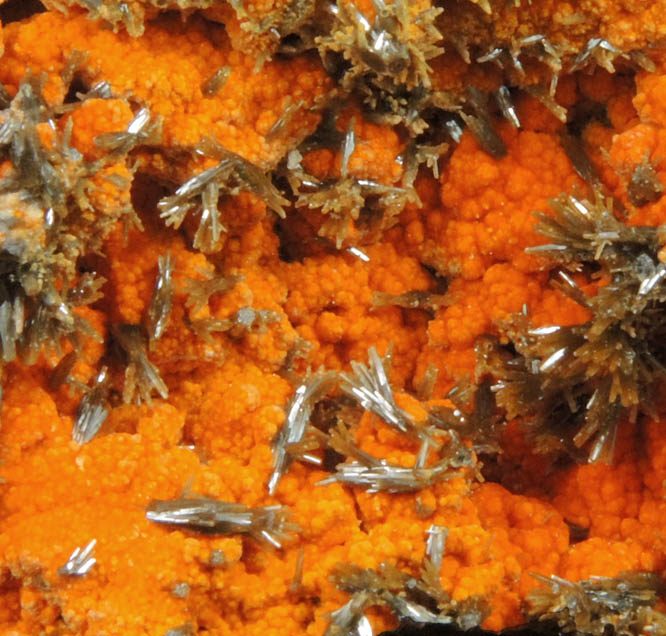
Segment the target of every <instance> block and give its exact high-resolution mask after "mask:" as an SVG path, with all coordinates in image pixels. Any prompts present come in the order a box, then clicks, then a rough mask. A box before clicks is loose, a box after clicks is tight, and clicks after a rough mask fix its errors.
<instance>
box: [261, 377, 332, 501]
mask: <svg viewBox="0 0 666 636" xmlns="http://www.w3.org/2000/svg"><path fill="white" fill-rule="evenodd" d="M336 381H337V374H336V373H335V372H333V371H324V372H317V373H315V374H313V375H312V376H310V377H309V378H307V379H306V380H305V382H304V383H303V384H301V385H300V386H299V387H298V388H297V389H296V391H295V393H294V396H293V397H292V398H291V401H290V402H289V405H288V406H287V415H286V418H285V421H284V424H283V425H282V429H281V430H280V432H279V433H278V435H277V437H276V439H275V442H274V444H273V472H272V473H271V476H270V479H269V481H268V492H269V493H270V494H271V495H272V494H274V493H275V490H276V488H277V485H278V483H279V481H280V479H281V478H282V475H284V473H285V471H286V470H287V468H288V467H289V464H290V462H291V458H290V457H289V454H288V452H287V447H288V446H289V445H291V444H297V443H298V442H300V441H302V439H303V436H304V435H305V431H306V429H307V426H308V423H309V421H310V416H311V415H312V409H313V408H314V405H315V403H316V402H317V401H318V400H320V399H321V398H322V397H324V395H326V393H328V391H329V390H330V389H331V388H332V387H333V385H334V384H335V382H336Z"/></svg>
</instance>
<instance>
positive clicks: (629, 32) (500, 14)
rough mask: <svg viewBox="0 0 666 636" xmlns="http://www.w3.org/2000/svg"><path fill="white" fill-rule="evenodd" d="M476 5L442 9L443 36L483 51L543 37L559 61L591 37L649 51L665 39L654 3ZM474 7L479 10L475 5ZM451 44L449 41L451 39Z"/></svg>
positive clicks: (538, 0)
mask: <svg viewBox="0 0 666 636" xmlns="http://www.w3.org/2000/svg"><path fill="white" fill-rule="evenodd" d="M483 4H484V3H481V2H469V3H462V2H461V3H457V4H456V5H454V6H453V7H451V10H450V11H449V10H447V31H446V32H447V33H453V34H455V39H457V40H458V41H461V40H462V41H463V42H469V43H470V44H477V45H479V46H481V47H483V48H485V49H487V50H492V48H493V47H494V46H507V48H508V47H509V46H511V45H512V44H513V42H515V41H516V40H520V38H524V37H528V36H531V35H533V34H543V35H545V36H546V37H547V38H548V40H549V41H550V42H552V43H553V44H555V45H557V46H559V47H560V49H561V51H562V53H563V54H564V56H565V59H568V58H569V57H575V56H576V55H577V54H578V53H579V52H580V51H581V50H583V49H584V47H585V46H586V45H587V43H588V41H589V40H590V39H591V38H601V39H605V40H608V41H609V42H610V43H611V44H613V45H614V46H616V47H617V48H619V49H620V50H622V51H633V50H636V49H644V48H649V46H650V45H652V44H654V43H656V42H660V41H662V40H663V39H664V37H666V27H665V26H664V24H663V20H662V16H663V12H664V9H665V7H666V5H665V4H664V3H663V2H662V1H661V0H658V1H657V2H612V1H603V0H601V1H599V2H593V3H585V4H580V3H569V2H558V1H557V0H534V1H533V2H531V3H529V4H525V3H520V4H506V3H504V2H503V1H502V0H490V2H489V3H488V4H489V6H490V8H491V11H490V12H489V13H483V12H482V11H481V9H480V8H479V6H483ZM476 5H479V6H476ZM454 41H455V40H454Z"/></svg>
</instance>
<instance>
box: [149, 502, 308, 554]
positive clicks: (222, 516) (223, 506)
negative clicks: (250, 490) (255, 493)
mask: <svg viewBox="0 0 666 636" xmlns="http://www.w3.org/2000/svg"><path fill="white" fill-rule="evenodd" d="M288 515H289V511H288V509H287V508H286V507H284V506H264V507H258V508H250V507H249V506H246V505H244V504H239V503H228V502H225V501H219V500H217V499H211V498H209V497H197V498H188V497H179V498H177V499H170V500H159V499H157V500H153V501H151V502H150V503H149V504H148V507H147V509H146V518H147V519H148V520H149V521H154V522H156V523H164V524H173V525H181V526H187V527H189V528H192V529H194V530H200V531H202V532H210V533H216V534H226V535H230V534H247V535H250V536H251V537H252V538H253V539H255V540H257V541H260V542H262V543H264V544H269V545H271V546H273V547H275V548H278V549H280V548H282V544H283V542H284V541H285V540H287V539H288V538H289V536H290V533H291V532H293V531H295V530H297V526H295V524H292V523H289V522H288V521H287V517H288Z"/></svg>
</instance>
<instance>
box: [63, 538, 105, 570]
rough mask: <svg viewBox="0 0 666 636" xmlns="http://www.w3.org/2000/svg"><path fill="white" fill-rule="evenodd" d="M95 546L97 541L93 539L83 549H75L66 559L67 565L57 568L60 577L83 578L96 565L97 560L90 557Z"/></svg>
mask: <svg viewBox="0 0 666 636" xmlns="http://www.w3.org/2000/svg"><path fill="white" fill-rule="evenodd" d="M95 545H97V539H93V540H92V541H90V543H88V544H87V545H86V546H85V547H84V548H80V547H77V548H76V549H75V550H74V552H72V554H71V555H70V557H69V559H67V563H65V565H63V566H62V567H60V568H58V574H59V575H60V576H83V575H85V574H87V573H88V572H89V571H90V569H91V568H92V567H93V565H95V563H97V559H95V557H94V556H92V554H93V551H94V550H95Z"/></svg>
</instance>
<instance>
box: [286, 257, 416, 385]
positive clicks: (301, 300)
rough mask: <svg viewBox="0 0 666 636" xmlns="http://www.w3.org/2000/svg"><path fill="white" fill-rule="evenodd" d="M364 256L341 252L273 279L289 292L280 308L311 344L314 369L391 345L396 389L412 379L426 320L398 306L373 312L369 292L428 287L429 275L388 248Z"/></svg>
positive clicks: (295, 265) (341, 363)
mask: <svg viewBox="0 0 666 636" xmlns="http://www.w3.org/2000/svg"><path fill="white" fill-rule="evenodd" d="M366 252H367V256H368V257H369V261H368V262H365V261H364V260H362V259H361V258H359V257H357V256H354V255H351V254H340V255H327V256H323V257H321V258H317V259H315V258H306V259H305V260H304V261H303V263H289V264H282V265H281V266H280V269H279V271H278V277H279V278H280V279H281V280H282V281H283V282H284V284H286V287H287V289H288V296H287V300H286V302H285V305H284V309H285V312H286V314H287V317H288V318H289V320H290V321H291V324H292V325H293V326H294V328H295V329H296V331H297V332H298V334H299V335H300V336H301V337H302V338H304V339H305V340H307V341H309V342H310V343H312V345H313V347H314V348H313V350H312V351H311V353H310V356H309V357H308V362H309V363H310V364H312V365H313V367H315V368H316V367H318V366H319V365H324V366H326V367H327V368H332V369H343V368H346V367H347V366H348V364H349V362H350V361H351V360H363V359H365V358H366V355H367V353H366V352H367V350H368V347H371V346H374V347H376V348H377V350H378V351H380V353H382V354H383V353H385V352H386V350H387V349H388V347H389V345H392V346H393V359H394V362H393V376H392V379H393V380H394V381H395V382H396V383H397V385H398V386H401V385H403V384H404V383H405V382H406V381H407V379H408V378H410V377H411V374H412V370H413V364H414V360H415V358H416V355H417V352H418V349H419V346H420V344H421V342H422V337H423V326H424V325H425V316H418V315H414V312H406V311H404V310H402V309H400V308H399V307H383V308H373V305H372V298H373V292H375V291H377V292H384V293H388V294H402V293H404V292H407V291H412V290H415V289H417V290H418V289H427V288H428V286H429V276H428V275H427V273H426V272H425V271H424V270H423V269H422V268H421V266H420V265H419V263H418V261H416V259H413V258H411V257H406V256H399V255H398V254H396V251H395V250H394V249H393V247H392V246H391V245H389V244H380V245H375V246H372V247H370V248H368V249H367V250H366Z"/></svg>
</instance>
